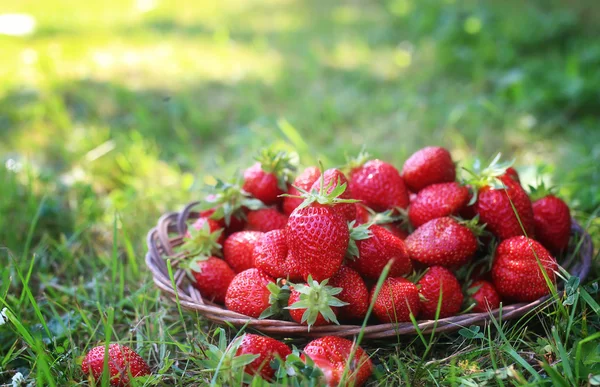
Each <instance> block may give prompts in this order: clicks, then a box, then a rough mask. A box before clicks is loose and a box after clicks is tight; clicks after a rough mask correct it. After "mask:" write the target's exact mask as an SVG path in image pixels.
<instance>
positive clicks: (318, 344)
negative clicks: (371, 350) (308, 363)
mask: <svg viewBox="0 0 600 387" xmlns="http://www.w3.org/2000/svg"><path fill="white" fill-rule="evenodd" d="M354 348H355V344H354V343H353V342H352V341H350V340H348V339H344V338H341V337H334V336H325V337H321V338H319V339H316V340H313V341H311V342H310V343H308V344H307V345H306V347H304V351H303V352H304V353H303V355H302V357H303V358H305V356H308V357H310V358H311V359H312V361H313V362H314V363H315V365H316V366H317V367H318V368H320V369H321V371H322V372H323V378H324V379H325V380H324V382H325V384H320V385H326V386H330V387H335V386H339V384H340V381H341V379H342V375H344V371H345V370H346V366H347V362H348V359H349V358H350V354H352V352H354V356H353V358H352V362H351V363H350V364H349V367H348V368H349V370H348V372H347V379H346V382H347V383H348V384H347V385H349V386H355V387H360V386H363V385H364V384H365V383H366V382H367V379H369V377H370V376H371V374H372V373H373V363H372V362H371V359H370V358H369V356H368V355H367V354H366V353H365V351H364V350H363V349H362V348H361V347H358V348H356V350H354Z"/></svg>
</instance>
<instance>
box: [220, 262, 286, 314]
mask: <svg viewBox="0 0 600 387" xmlns="http://www.w3.org/2000/svg"><path fill="white" fill-rule="evenodd" d="M271 283H273V284H274V283H275V281H274V280H273V278H271V277H269V276H268V275H267V274H265V273H263V272H262V271H260V270H258V269H248V270H246V271H243V272H241V273H239V274H237V275H236V276H235V277H234V278H233V280H232V281H231V284H230V285H229V289H227V296H226V297H225V306H226V307H227V309H229V310H232V311H234V312H237V313H241V314H244V315H246V316H250V317H254V318H258V317H259V316H260V315H261V313H263V312H264V311H265V310H267V309H268V308H269V307H270V306H271V300H270V297H271V291H270V290H269V288H268V287H267V286H268V285H269V284H271Z"/></svg>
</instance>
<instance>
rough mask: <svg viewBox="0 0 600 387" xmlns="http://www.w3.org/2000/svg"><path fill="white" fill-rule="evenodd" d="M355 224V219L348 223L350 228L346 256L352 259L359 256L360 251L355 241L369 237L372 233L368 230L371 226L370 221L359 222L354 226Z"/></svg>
mask: <svg viewBox="0 0 600 387" xmlns="http://www.w3.org/2000/svg"><path fill="white" fill-rule="evenodd" d="M355 224H356V221H355V220H353V221H352V222H349V223H348V229H349V230H350V241H349V242H348V250H346V257H347V258H348V259H350V260H352V261H353V260H355V259H357V258H360V252H359V250H358V245H357V244H356V241H362V240H365V239H369V238H370V237H371V235H372V232H371V231H370V230H369V227H371V224H372V223H366V224H360V225H358V226H355Z"/></svg>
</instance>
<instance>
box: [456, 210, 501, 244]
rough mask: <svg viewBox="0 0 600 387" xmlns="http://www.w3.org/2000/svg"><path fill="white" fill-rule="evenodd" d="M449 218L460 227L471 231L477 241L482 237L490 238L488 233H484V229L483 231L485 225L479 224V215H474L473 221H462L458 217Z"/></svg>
mask: <svg viewBox="0 0 600 387" xmlns="http://www.w3.org/2000/svg"><path fill="white" fill-rule="evenodd" d="M450 217H451V218H452V219H454V220H455V221H456V222H457V223H458V224H460V225H461V226H464V227H466V228H468V229H469V230H471V232H472V233H473V235H475V236H476V237H477V239H478V240H479V238H481V237H483V236H491V235H492V234H491V233H490V232H488V231H486V229H485V226H486V224H485V223H483V224H482V223H480V222H479V214H477V215H475V217H474V218H473V219H463V218H461V217H458V216H450Z"/></svg>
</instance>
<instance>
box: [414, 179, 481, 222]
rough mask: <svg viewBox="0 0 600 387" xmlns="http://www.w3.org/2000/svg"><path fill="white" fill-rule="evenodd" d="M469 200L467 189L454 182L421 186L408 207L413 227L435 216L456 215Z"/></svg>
mask: <svg viewBox="0 0 600 387" xmlns="http://www.w3.org/2000/svg"><path fill="white" fill-rule="evenodd" d="M468 201H469V189H468V188H467V187H465V186H461V185H460V184H458V183H456V182H451V183H439V184H432V185H429V186H427V187H425V188H423V189H422V190H421V191H419V193H418V194H417V198H416V199H415V200H414V201H411V203H410V207H408V217H409V219H410V223H411V224H412V225H413V227H415V228H418V227H420V226H421V225H423V224H425V223H427V222H429V221H430V220H432V219H435V218H441V217H444V216H450V215H457V214H458V213H459V211H460V210H461V209H462V208H463V207H464V206H466V204H467V203H468Z"/></svg>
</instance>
